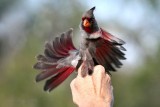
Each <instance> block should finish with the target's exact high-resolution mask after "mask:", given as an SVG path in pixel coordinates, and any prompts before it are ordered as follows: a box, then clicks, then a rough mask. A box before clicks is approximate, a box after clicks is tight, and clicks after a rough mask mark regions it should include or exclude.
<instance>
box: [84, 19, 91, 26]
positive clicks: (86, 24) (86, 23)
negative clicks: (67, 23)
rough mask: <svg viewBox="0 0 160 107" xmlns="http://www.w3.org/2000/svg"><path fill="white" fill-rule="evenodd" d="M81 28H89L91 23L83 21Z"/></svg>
mask: <svg viewBox="0 0 160 107" xmlns="http://www.w3.org/2000/svg"><path fill="white" fill-rule="evenodd" d="M83 26H84V27H90V26H91V23H90V22H89V21H88V20H87V19H85V20H84V21H83Z"/></svg>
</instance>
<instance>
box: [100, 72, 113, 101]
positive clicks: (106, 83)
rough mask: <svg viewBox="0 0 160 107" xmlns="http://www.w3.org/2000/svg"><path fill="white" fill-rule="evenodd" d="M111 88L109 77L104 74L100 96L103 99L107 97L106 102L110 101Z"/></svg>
mask: <svg viewBox="0 0 160 107" xmlns="http://www.w3.org/2000/svg"><path fill="white" fill-rule="evenodd" d="M112 90H113V88H112V86H111V77H110V76H109V75H108V74H106V76H105V78H104V79H103V80H102V88H101V96H103V97H105V96H108V98H107V99H108V100H111V99H112V96H113V92H112Z"/></svg>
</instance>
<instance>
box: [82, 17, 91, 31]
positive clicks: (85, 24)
mask: <svg viewBox="0 0 160 107" xmlns="http://www.w3.org/2000/svg"><path fill="white" fill-rule="evenodd" d="M82 28H83V29H84V30H85V31H86V32H87V33H92V18H87V17H83V18H82Z"/></svg>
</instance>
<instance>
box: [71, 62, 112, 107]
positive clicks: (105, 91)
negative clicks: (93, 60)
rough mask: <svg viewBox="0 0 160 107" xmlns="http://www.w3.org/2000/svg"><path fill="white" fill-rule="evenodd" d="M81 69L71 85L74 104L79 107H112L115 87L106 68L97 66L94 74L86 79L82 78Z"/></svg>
mask: <svg viewBox="0 0 160 107" xmlns="http://www.w3.org/2000/svg"><path fill="white" fill-rule="evenodd" d="M82 66H83V65H82ZM82 66H81V67H82ZM81 67H80V68H79V70H78V75H77V77H76V78H75V79H74V80H72V82H71V84H70V86H71V91H72V96H73V102H74V103H75V104H77V105H78V106H79V107H112V105H113V99H114V98H113V87H112V86H111V78H110V76H109V75H108V74H106V73H105V69H104V67H103V66H101V65H97V66H95V67H94V72H93V74H92V75H86V76H85V77H82V76H81Z"/></svg>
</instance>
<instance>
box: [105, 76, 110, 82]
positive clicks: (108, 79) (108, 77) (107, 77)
mask: <svg viewBox="0 0 160 107" xmlns="http://www.w3.org/2000/svg"><path fill="white" fill-rule="evenodd" d="M106 79H107V81H109V82H110V81H111V77H110V76H109V75H108V74H106Z"/></svg>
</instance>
